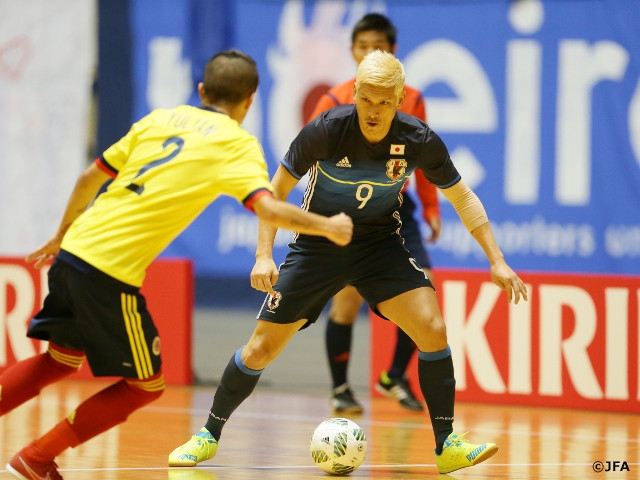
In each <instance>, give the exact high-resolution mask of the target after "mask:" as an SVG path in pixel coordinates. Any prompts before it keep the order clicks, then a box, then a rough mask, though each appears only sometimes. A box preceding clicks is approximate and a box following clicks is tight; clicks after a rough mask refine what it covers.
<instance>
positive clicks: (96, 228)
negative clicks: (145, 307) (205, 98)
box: [61, 105, 273, 286]
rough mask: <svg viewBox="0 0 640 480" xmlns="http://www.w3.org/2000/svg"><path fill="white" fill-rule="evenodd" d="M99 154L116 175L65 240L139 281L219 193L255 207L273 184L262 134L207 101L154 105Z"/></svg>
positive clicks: (108, 269)
mask: <svg viewBox="0 0 640 480" xmlns="http://www.w3.org/2000/svg"><path fill="white" fill-rule="evenodd" d="M96 162H97V163H98V166H99V167H100V168H101V169H102V170H104V171H107V172H108V173H110V174H111V175H112V176H113V177H114V179H113V181H112V182H111V183H110V185H109V186H108V188H107V189H106V191H105V192H103V193H102V194H100V195H99V196H98V197H97V198H96V199H95V201H94V203H93V205H92V206H91V207H90V208H88V209H87V210H86V211H85V212H83V214H82V215H80V217H78V218H77V219H76V220H75V221H74V222H73V224H72V225H71V227H70V228H69V230H68V231H67V233H66V234H65V236H64V239H63V242H62V245H61V248H62V249H63V250H66V251H68V252H70V253H72V254H73V255H75V256H77V257H79V258H81V259H82V260H84V261H85V262H87V263H89V264H91V265H93V266H94V267H96V268H98V269H99V270H102V271H103V272H105V273H107V274H108V275H110V276H112V277H114V278H116V279H118V280H120V281H121V282H124V283H127V284H129V285H134V286H141V285H142V281H143V279H144V275H145V270H146V268H147V267H148V265H149V264H150V263H151V262H152V261H153V259H154V258H155V257H156V256H157V255H158V254H160V252H161V251H162V250H164V248H165V247H166V246H167V245H168V244H169V243H170V242H171V241H172V240H173V239H174V238H175V237H176V236H177V235H178V234H179V233H180V232H181V231H182V230H184V229H185V228H186V227H187V226H188V225H189V224H190V223H191V222H192V221H193V220H194V219H195V217H197V216H198V214H200V212H201V211H202V210H204V208H205V207H206V206H207V205H209V204H210V203H211V202H213V201H214V200H215V199H216V198H217V197H218V196H219V195H228V196H231V197H233V198H235V199H236V200H238V201H239V202H241V203H243V204H244V205H245V207H247V208H248V209H249V210H252V205H253V203H254V201H255V200H256V199H257V198H259V197H260V196H261V195H263V194H269V195H270V194H271V192H272V190H273V189H272V187H271V184H270V182H269V174H268V171H267V165H266V162H265V159H264V154H263V151H262V147H261V146H260V144H259V142H258V140H257V139H256V138H255V137H254V136H252V135H251V134H249V133H248V132H247V131H246V130H244V129H243V128H242V127H241V126H240V125H239V124H238V122H236V121H235V120H232V119H231V118H229V117H228V116H227V115H226V114H224V113H222V112H218V111H216V110H214V109H212V108H209V107H201V108H197V107H192V106H187V105H182V106H179V107H176V108H174V109H158V110H154V111H153V112H151V113H150V114H149V115H147V116H146V117H144V118H142V119H141V120H140V121H138V122H136V123H135V124H133V126H132V127H131V129H130V130H129V132H128V133H127V134H126V135H125V136H124V137H123V138H122V139H120V140H119V141H118V142H117V143H115V144H114V145H112V146H111V147H109V148H108V149H107V150H106V151H105V152H104V154H103V156H102V157H101V158H98V159H97V160H96Z"/></svg>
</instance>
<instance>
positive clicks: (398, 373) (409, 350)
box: [387, 327, 417, 378]
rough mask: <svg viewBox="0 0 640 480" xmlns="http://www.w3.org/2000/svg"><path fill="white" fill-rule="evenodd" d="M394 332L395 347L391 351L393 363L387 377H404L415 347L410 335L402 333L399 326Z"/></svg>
mask: <svg viewBox="0 0 640 480" xmlns="http://www.w3.org/2000/svg"><path fill="white" fill-rule="evenodd" d="M396 332H397V339H396V349H395V351H394V352H393V363H392V364H391V368H390V369H389V371H388V372H387V374H388V375H389V378H404V375H405V373H406V371H407V366H408V365H409V362H410V361H411V357H412V356H413V353H414V352H415V351H416V349H417V347H416V344H415V343H414V342H413V340H411V337H410V336H409V335H407V334H406V333H404V330H402V329H401V328H400V327H397V328H396Z"/></svg>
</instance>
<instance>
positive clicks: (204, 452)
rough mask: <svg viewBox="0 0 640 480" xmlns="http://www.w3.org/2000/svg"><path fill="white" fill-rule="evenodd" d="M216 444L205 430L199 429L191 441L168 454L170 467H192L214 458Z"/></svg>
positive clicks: (216, 448)
mask: <svg viewBox="0 0 640 480" xmlns="http://www.w3.org/2000/svg"><path fill="white" fill-rule="evenodd" d="M217 451H218V442H217V441H216V439H215V438H213V435H211V434H210V433H209V431H208V430H207V429H206V428H204V427H203V428H201V429H200V431H199V432H198V433H196V434H195V435H194V436H193V437H191V440H189V441H188V442H187V443H185V444H184V445H181V446H179V447H178V448H176V449H175V450H174V451H173V452H171V453H170V454H169V466H170V467H194V466H195V465H196V464H198V463H200V462H204V461H205V460H209V459H210V458H213V457H215V455H216V452H217Z"/></svg>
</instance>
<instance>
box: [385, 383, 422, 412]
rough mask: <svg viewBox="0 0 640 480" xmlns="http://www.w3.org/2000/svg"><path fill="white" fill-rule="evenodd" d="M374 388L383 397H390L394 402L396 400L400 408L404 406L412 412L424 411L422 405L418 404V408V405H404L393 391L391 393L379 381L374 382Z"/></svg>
mask: <svg viewBox="0 0 640 480" xmlns="http://www.w3.org/2000/svg"><path fill="white" fill-rule="evenodd" d="M374 388H375V390H376V392H378V393H381V394H383V395H384V396H385V397H387V398H390V399H391V400H395V401H396V402H398V403H399V404H400V406H401V407H402V408H406V409H407V410H411V411H412V412H423V411H424V407H423V406H422V405H420V407H419V408H418V407H411V406H409V405H404V404H403V403H402V402H401V401H400V400H398V399H397V398H396V396H395V395H394V394H393V393H391V392H390V391H389V390H387V389H386V388H384V387H383V386H382V385H380V384H379V383H376V385H375V387H374ZM416 401H417V400H416Z"/></svg>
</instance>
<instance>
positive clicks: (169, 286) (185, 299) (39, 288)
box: [0, 257, 193, 385]
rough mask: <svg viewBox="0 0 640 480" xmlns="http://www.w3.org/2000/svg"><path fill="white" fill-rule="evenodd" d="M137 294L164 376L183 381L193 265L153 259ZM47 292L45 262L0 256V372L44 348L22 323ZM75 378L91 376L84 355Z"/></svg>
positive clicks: (188, 370) (187, 376) (186, 378)
mask: <svg viewBox="0 0 640 480" xmlns="http://www.w3.org/2000/svg"><path fill="white" fill-rule="evenodd" d="M141 291H142V294H143V295H144V296H145V298H146V300H147V307H148V309H149V311H150V312H151V315H152V316H153V319H154V321H155V324H156V327H157V328H158V330H159V332H160V339H161V345H162V347H161V348H162V371H163V374H164V378H165V381H166V382H167V383H168V384H173V385H189V384H191V383H192V381H193V368H192V362H191V356H192V355H191V350H192V346H191V342H192V319H193V268H192V263H191V261H189V260H184V259H166V258H163V259H158V260H156V261H155V262H153V263H152V264H151V266H150V267H149V269H148V271H147V277H146V279H145V283H144V286H143V287H142V289H141ZM47 292H48V287H47V268H46V267H43V268H42V269H40V270H36V269H35V268H33V266H31V265H30V264H27V263H26V262H24V260H22V259H18V258H6V257H0V372H2V371H3V370H4V369H5V368H7V366H9V365H11V364H12V363H14V362H16V361H17V360H22V359H24V358H27V357H30V356H32V355H34V354H35V353H37V352H42V351H45V350H46V348H47V347H46V345H47V344H46V342H41V341H38V340H31V339H29V338H27V337H26V335H25V332H26V327H27V324H28V323H29V320H30V319H31V317H32V316H33V315H35V314H36V313H37V312H38V310H39V309H40V306H41V305H42V301H43V299H44V297H45V296H46V294H47ZM75 376H76V377H77V378H91V376H92V375H91V371H90V370H89V366H88V364H87V362H86V361H85V362H84V364H83V366H82V368H81V369H80V371H79V372H78V373H77V374H75Z"/></svg>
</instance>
